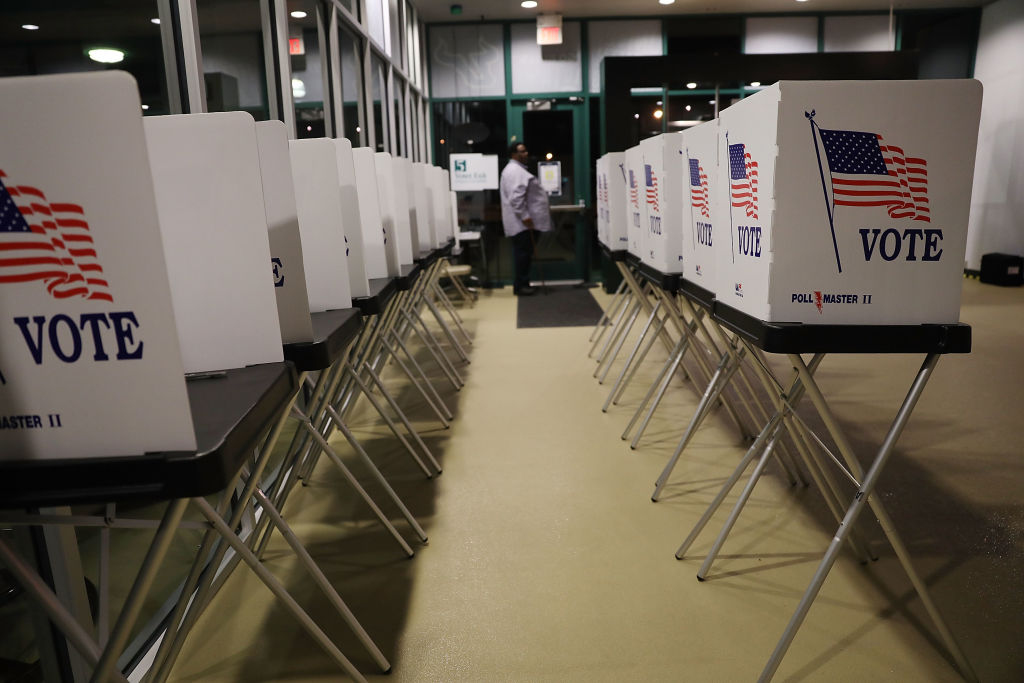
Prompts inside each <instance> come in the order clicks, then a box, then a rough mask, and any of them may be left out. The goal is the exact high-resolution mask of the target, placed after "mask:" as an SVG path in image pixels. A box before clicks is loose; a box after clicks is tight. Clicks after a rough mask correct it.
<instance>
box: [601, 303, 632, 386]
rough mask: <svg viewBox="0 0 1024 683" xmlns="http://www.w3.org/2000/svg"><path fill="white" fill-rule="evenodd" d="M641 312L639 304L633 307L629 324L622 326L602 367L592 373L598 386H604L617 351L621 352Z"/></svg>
mask: <svg viewBox="0 0 1024 683" xmlns="http://www.w3.org/2000/svg"><path fill="white" fill-rule="evenodd" d="M642 310H643V306H641V305H640V303H639V302H638V303H636V304H634V305H633V310H632V312H631V313H630V314H629V322H627V323H626V324H625V326H623V328H622V330H621V331H620V333H619V336H618V338H617V339H616V340H615V345H614V346H613V347H612V349H611V351H610V352H609V353H608V355H607V356H605V358H604V359H603V364H604V365H603V367H602V366H601V365H598V368H597V369H598V371H597V372H595V373H594V377H597V383H598V384H604V380H605V378H606V377H608V372H609V371H610V370H611V369H612V365H613V364H614V363H615V359H616V357H618V355H619V351H620V350H622V345H623V344H624V343H625V342H626V338H627V337H628V336H629V333H630V331H631V330H632V329H633V325H634V324H635V323H636V319H637V317H638V316H639V315H640V311H642Z"/></svg>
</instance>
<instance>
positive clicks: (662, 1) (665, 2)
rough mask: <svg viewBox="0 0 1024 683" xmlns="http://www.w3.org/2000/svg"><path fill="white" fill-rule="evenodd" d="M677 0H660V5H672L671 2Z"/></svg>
mask: <svg viewBox="0 0 1024 683" xmlns="http://www.w3.org/2000/svg"><path fill="white" fill-rule="evenodd" d="M675 1H676V0H658V4H659V5H671V4H674V3H675Z"/></svg>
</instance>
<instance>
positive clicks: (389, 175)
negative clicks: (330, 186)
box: [374, 152, 409, 277]
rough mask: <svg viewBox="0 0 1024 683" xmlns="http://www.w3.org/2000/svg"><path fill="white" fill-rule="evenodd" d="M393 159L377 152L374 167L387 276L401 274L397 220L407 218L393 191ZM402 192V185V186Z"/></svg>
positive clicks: (406, 213)
mask: <svg viewBox="0 0 1024 683" xmlns="http://www.w3.org/2000/svg"><path fill="white" fill-rule="evenodd" d="M394 163H395V160H394V159H393V158H392V157H391V155H390V154H388V153H387V152H377V153H376V155H375V156H374V167H375V169H376V171H377V194H378V197H379V199H380V221H381V227H382V228H383V230H384V257H385V259H386V260H387V265H388V276H389V277H398V276H399V275H401V268H400V267H399V264H400V263H401V262H402V261H401V254H400V247H399V244H398V229H397V224H398V220H399V219H400V218H401V219H403V220H405V221H408V220H409V215H408V210H407V208H406V207H407V206H408V205H407V204H406V203H405V202H402V203H399V201H398V195H399V194H400V193H399V192H396V191H395V187H396V186H395V171H394V168H393V166H394ZM403 192H404V187H403Z"/></svg>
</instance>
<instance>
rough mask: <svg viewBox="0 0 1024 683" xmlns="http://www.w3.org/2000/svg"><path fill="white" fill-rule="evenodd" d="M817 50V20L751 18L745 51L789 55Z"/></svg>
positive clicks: (807, 18) (748, 21)
mask: <svg viewBox="0 0 1024 683" xmlns="http://www.w3.org/2000/svg"><path fill="white" fill-rule="evenodd" d="M817 51H818V18H817V17H750V18H748V19H747V21H746V37H745V38H744V40H743V52H744V53H746V54H748V55H756V54H787V53H793V52H817Z"/></svg>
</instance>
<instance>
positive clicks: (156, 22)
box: [149, 17, 160, 26]
mask: <svg viewBox="0 0 1024 683" xmlns="http://www.w3.org/2000/svg"><path fill="white" fill-rule="evenodd" d="M149 23H151V24H156V25H157V26H159V25H160V17H153V18H152V19H150V20H149Z"/></svg>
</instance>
